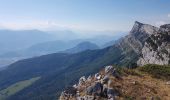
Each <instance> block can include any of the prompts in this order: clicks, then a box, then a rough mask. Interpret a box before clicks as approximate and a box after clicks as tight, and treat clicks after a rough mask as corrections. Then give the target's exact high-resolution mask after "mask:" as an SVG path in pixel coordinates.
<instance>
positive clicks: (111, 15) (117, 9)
mask: <svg viewBox="0 0 170 100" xmlns="http://www.w3.org/2000/svg"><path fill="white" fill-rule="evenodd" d="M0 19H1V20H0V28H1V29H3V28H7V29H40V30H59V29H69V30H74V31H129V30H130V29H131V27H132V25H133V23H134V21H136V20H137V21H140V22H143V23H148V24H152V25H157V26H159V25H160V24H164V23H170V0H0Z"/></svg>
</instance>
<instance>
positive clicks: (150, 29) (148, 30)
mask: <svg viewBox="0 0 170 100" xmlns="http://www.w3.org/2000/svg"><path fill="white" fill-rule="evenodd" d="M156 31H158V28H157V27H155V26H152V25H149V24H143V23H141V22H138V21H135V24H134V25H133V28H132V30H131V31H130V34H133V35H135V36H137V35H139V34H141V33H142V34H154V33H155V32H156Z"/></svg>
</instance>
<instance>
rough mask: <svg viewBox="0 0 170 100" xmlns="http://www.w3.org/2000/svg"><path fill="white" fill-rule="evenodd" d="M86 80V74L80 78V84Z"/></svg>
mask: <svg viewBox="0 0 170 100" xmlns="http://www.w3.org/2000/svg"><path fill="white" fill-rule="evenodd" d="M85 82H86V78H85V76H82V77H81V78H80V79H79V85H83V84H84V83H85Z"/></svg>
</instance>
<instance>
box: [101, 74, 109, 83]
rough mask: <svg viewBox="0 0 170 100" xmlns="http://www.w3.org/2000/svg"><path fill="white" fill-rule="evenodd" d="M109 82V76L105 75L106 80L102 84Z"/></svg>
mask: <svg viewBox="0 0 170 100" xmlns="http://www.w3.org/2000/svg"><path fill="white" fill-rule="evenodd" d="M108 81H109V76H108V75H105V76H104V78H103V79H102V83H103V84H106V83H107V82H108Z"/></svg>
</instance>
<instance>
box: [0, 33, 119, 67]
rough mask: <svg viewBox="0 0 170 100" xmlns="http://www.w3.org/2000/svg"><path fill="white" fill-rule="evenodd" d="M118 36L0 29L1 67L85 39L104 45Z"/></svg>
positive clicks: (71, 46) (58, 50) (64, 47)
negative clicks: (90, 35) (83, 35)
mask: <svg viewBox="0 0 170 100" xmlns="http://www.w3.org/2000/svg"><path fill="white" fill-rule="evenodd" d="M66 37H67V38H66ZM117 37H121V35H120V34H119V35H115V36H106V35H102V36H97V37H91V38H89V39H88V38H82V37H80V36H78V35H77V33H74V32H72V31H68V30H62V31H53V32H43V31H39V30H18V31H14V30H0V45H1V48H0V67H5V66H7V65H9V64H11V63H13V62H15V61H17V60H20V59H23V58H29V57H35V56H40V55H45V54H50V53H57V52H61V51H64V50H66V49H70V48H73V47H75V46H76V45H78V44H79V43H81V42H84V41H88V42H91V43H93V44H96V43H97V45H99V46H100V47H102V45H103V44H104V43H106V42H108V41H111V40H115V39H116V38H117ZM106 44H107V43H106ZM80 51H81V50H80Z"/></svg>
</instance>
